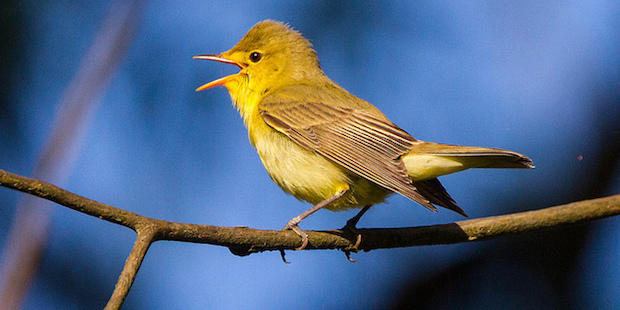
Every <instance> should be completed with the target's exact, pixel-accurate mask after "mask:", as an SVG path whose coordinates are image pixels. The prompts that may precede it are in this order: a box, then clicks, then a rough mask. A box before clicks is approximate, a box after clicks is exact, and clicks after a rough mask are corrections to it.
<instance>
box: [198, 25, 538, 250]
mask: <svg viewBox="0 0 620 310" xmlns="http://www.w3.org/2000/svg"><path fill="white" fill-rule="evenodd" d="M194 58H197V59H207V60H214V61H219V62H223V63H229V64H234V65H236V66H238V67H239V68H240V69H241V71H240V72H239V73H236V74H232V75H229V76H226V77H223V78H220V79H218V80H215V81H213V82H210V83H207V84H205V85H203V86H201V87H199V88H198V89H196V91H200V90H204V89H208V88H211V87H214V86H218V85H223V86H225V87H226V88H227V89H228V92H229V93H230V96H231V98H232V102H233V104H234V106H235V107H236V108H237V110H239V113H240V114H241V117H242V118H243V122H244V123H245V126H246V127H247V129H248V134H249V138H250V143H251V144H252V145H253V146H254V147H255V148H256V151H257V152H258V155H259V156H260V159H261V161H262V162H263V165H264V166H265V169H266V170H267V173H269V176H270V177H271V179H272V180H273V181H274V182H275V183H276V184H278V186H280V188H282V190H284V191H285V192H287V193H289V194H291V195H293V196H295V197H296V198H298V199H302V200H305V201H308V202H309V203H312V204H314V206H313V207H312V208H310V209H308V210H307V211H305V212H303V213H302V214H300V215H298V216H296V217H294V218H293V219H291V220H290V221H289V222H288V223H287V224H286V226H285V227H284V229H283V230H287V229H291V230H293V231H295V232H296V233H297V234H298V235H299V236H300V237H301V238H302V245H301V246H300V247H299V248H298V249H303V248H304V247H305V246H306V245H307V243H308V235H307V234H306V233H305V232H304V231H303V230H301V229H300V228H299V226H298V224H299V223H300V222H301V221H302V220H303V219H305V218H306V217H308V216H309V215H311V214H312V213H314V212H316V211H317V210H319V209H321V208H327V209H329V210H332V211H337V210H346V209H350V208H360V207H363V209H362V210H361V211H360V212H359V213H358V215H357V216H355V217H354V218H352V219H351V220H350V221H349V222H348V225H352V226H353V227H354V226H355V224H356V223H357V221H358V220H359V218H360V217H361V216H362V214H364V212H366V211H367V210H368V208H370V206H372V205H374V204H377V203H380V202H383V201H384V200H385V198H386V197H388V196H389V195H391V194H393V193H398V194H401V195H403V196H405V197H407V198H409V199H411V200H413V201H415V202H417V203H419V204H421V205H422V206H424V207H426V208H428V209H430V210H433V211H436V210H437V208H436V207H435V206H434V205H437V206H441V207H444V208H447V209H450V210H453V211H456V212H458V213H459V214H462V215H464V216H466V214H465V212H463V210H462V209H461V208H459V207H458V206H457V205H456V202H455V201H454V200H453V199H452V197H450V195H449V194H448V193H447V192H446V190H445V189H444V187H443V186H442V185H441V183H439V181H438V180H437V177H438V176H441V175H446V174H450V173H453V172H457V171H462V170H465V169H469V168H532V167H533V166H532V165H531V163H532V161H531V160H530V159H529V158H527V157H526V156H524V155H521V154H519V153H515V152H511V151H506V150H501V149H494V148H483V147H468V146H458V145H449V144H439V143H431V142H424V141H420V140H417V139H415V138H414V137H412V136H411V135H409V134H408V133H407V132H405V131H404V130H403V129H401V128H400V127H398V126H396V125H394V124H393V123H392V122H390V120H388V118H387V117H386V116H385V115H383V113H381V111H379V109H377V108H376V107H375V106H373V105H372V104H370V103H368V102H366V101H364V100H362V99H360V98H358V97H355V96H354V95H352V94H350V93H349V92H347V91H346V90H345V89H343V88H342V87H340V86H339V85H338V84H336V83H335V82H334V81H332V80H331V79H329V78H328V77H327V76H326V75H325V73H324V72H323V70H322V69H321V66H320V65H319V61H318V57H317V55H316V52H315V51H314V49H313V48H312V44H311V43H310V42H309V41H308V40H306V39H305V38H304V37H302V35H301V34H300V33H299V32H297V31H295V30H293V29H291V28H290V27H288V26H287V25H285V24H282V23H280V22H275V21H271V20H265V21H262V22H259V23H258V24H256V25H255V26H254V27H252V29H250V30H249V31H248V33H247V34H246V35H245V36H244V37H243V38H242V39H241V41H239V43H237V45H235V46H234V47H233V48H232V49H231V50H229V51H227V52H223V53H221V54H216V55H198V56H195V57H194Z"/></svg>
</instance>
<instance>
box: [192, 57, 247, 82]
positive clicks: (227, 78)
mask: <svg viewBox="0 0 620 310" xmlns="http://www.w3.org/2000/svg"><path fill="white" fill-rule="evenodd" d="M193 59H207V60H214V61H219V62H223V63H227V64H233V65H236V66H238V67H239V68H241V69H243V68H244V66H243V65H242V64H240V63H238V62H236V61H233V60H230V59H227V58H224V57H223V56H222V54H217V55H198V56H194V58H193ZM238 76H239V73H235V74H231V75H228V76H225V77H223V78H219V79H217V80H215V81H212V82H209V83H207V84H205V85H202V86H200V87H198V88H196V91H201V90H205V89H209V88H212V87H215V86H220V85H224V84H226V83H228V82H230V81H234V80H235V79H236V78H237V77H238Z"/></svg>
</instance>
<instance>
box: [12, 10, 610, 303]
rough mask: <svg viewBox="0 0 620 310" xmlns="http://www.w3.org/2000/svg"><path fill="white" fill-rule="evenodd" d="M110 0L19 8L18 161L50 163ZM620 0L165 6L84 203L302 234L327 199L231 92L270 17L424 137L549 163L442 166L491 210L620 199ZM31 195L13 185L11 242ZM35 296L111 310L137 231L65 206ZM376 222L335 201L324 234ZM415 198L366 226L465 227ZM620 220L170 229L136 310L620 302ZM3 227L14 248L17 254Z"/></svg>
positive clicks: (95, 128)
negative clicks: (191, 234)
mask: <svg viewBox="0 0 620 310" xmlns="http://www.w3.org/2000/svg"><path fill="white" fill-rule="evenodd" d="M109 7H110V4H109V3H107V2H93V1H87V2H82V1H49V2H36V1H7V2H6V5H5V7H4V8H2V9H0V10H1V11H2V16H3V22H2V36H3V38H5V42H6V43H3V44H4V47H2V48H1V50H2V53H3V54H2V58H3V60H2V61H3V62H4V64H3V65H2V67H1V68H2V70H3V72H1V74H2V75H3V79H2V83H3V84H4V85H2V88H1V91H2V94H1V95H2V102H1V106H0V108H1V109H0V112H1V114H2V115H1V116H0V169H5V170H8V171H11V172H15V173H19V174H23V175H27V176H29V175H32V170H33V167H34V164H35V162H36V160H37V154H38V153H39V151H40V150H41V148H42V145H43V144H44V142H45V141H46V139H47V137H48V135H49V132H50V130H51V127H52V123H53V117H54V114H55V112H56V109H57V107H58V103H59V101H60V99H61V97H62V94H63V91H64V90H65V88H66V87H67V85H68V83H69V82H70V80H71V79H72V77H73V76H74V75H75V72H76V70H77V68H78V65H79V63H80V61H81V58H82V56H83V55H84V53H85V52H86V51H87V50H88V48H89V46H90V45H91V44H92V42H93V40H94V38H95V36H96V33H97V30H98V29H99V27H100V26H101V24H102V22H103V20H104V18H105V16H106V14H107V13H108V11H109ZM619 16H620V2H617V1H587V2H582V1H568V2H562V3H557V2H546V1H543V2H539V1H519V2H515V3H513V2H509V1H477V2H458V1H455V2H434V1H428V2H416V3H412V2H406V1H402V2H389V3H388V2H383V1H376V2H373V1H365V2H346V1H345V2H336V1H302V2H295V3H293V2H288V1H261V2H240V1H239V2H238V1H218V2H206V1H183V2H173V1H152V2H150V3H148V5H147V6H146V9H145V11H144V16H143V17H142V22H141V25H140V26H139V29H138V32H137V33H136V36H135V39H134V40H133V42H132V43H131V46H130V47H129V50H128V52H127V54H126V55H125V57H124V59H123V61H122V63H121V65H120V66H119V68H118V71H117V72H116V73H115V75H114V76H113V79H112V80H111V83H110V84H109V86H108V87H107V88H106V89H105V91H104V92H103V93H102V94H101V96H100V97H99V98H100V103H99V106H98V108H97V109H96V111H95V113H93V114H92V115H91V116H90V118H89V121H88V124H87V126H86V127H85V128H84V130H85V131H84V137H83V139H82V140H81V144H80V146H79V151H77V153H76V155H75V156H76V157H75V161H74V162H73V164H72V165H70V167H66V168H63V169H70V170H69V174H70V177H69V179H68V180H67V181H66V182H64V183H63V184H59V185H61V186H62V187H64V188H66V189H68V190H70V191H72V192H75V193H78V194H80V195H83V196H86V197H89V198H92V199H95V200H98V201H101V202H104V203H108V204H111V205H113V206H116V207H119V208H123V209H127V210H130V211H133V212H137V213H140V214H142V215H145V216H149V217H154V218H159V219H166V220H170V221H179V222H190V223H197V224H211V225H223V226H249V227H253V228H261V229H280V228H281V227H282V226H283V225H284V224H285V223H286V221H288V220H289V219H290V218H292V217H293V216H295V215H297V214H299V213H301V212H302V211H303V210H305V209H307V208H308V207H309V205H308V204H307V203H305V202H299V201H297V200H296V199H295V198H294V197H291V196H288V195H285V194H284V193H283V192H282V191H281V190H280V189H279V188H278V187H277V186H276V185H275V184H274V183H272V182H271V180H270V179H269V177H268V175H267V174H266V172H265V170H264V168H263V167H262V165H261V163H260V160H259V158H258V156H257V155H256V153H255V151H254V150H253V148H252V146H251V145H250V144H249V143H248V139H247V132H246V130H245V128H244V127H243V124H242V122H241V120H240V118H239V116H238V114H237V112H236V111H235V110H234V108H233V107H232V106H231V104H230V99H229V97H228V94H227V92H226V90H225V89H224V88H222V87H220V88H216V89H212V90H208V91H203V92H199V93H196V92H194V89H195V88H196V87H198V86H200V85H202V84H204V83H206V82H208V81H211V80H214V79H216V78H219V77H221V76H223V75H226V74H230V73H233V72H235V71H236V70H237V69H236V68H235V67H233V66H228V65H224V64H218V63H212V62H206V61H197V60H192V59H191V58H192V56H194V55H197V54H211V53H218V52H222V51H225V50H228V49H229V48H230V47H232V46H233V45H234V44H235V43H236V42H237V41H238V40H239V39H240V38H241V37H242V36H243V34H245V32H246V31H247V30H248V29H249V28H251V27H252V26H253V25H254V24H255V23H256V22H258V21H260V20H263V19H268V18H269V19H275V20H279V21H284V22H287V23H289V24H290V25H291V26H293V27H294V28H295V29H298V30H299V31H301V32H302V33H303V34H304V36H305V37H307V38H309V39H310V40H311V42H312V43H313V44H314V46H315V49H316V50H317V52H318V55H319V57H320V60H321V64H322V67H323V69H324V70H325V72H326V73H327V75H328V76H330V77H331V78H332V79H333V80H334V81H336V82H337V83H339V84H340V85H342V86H343V87H344V88H346V89H347V90H349V91H350V92H352V93H353V94H355V95H357V96H358V97H360V98H363V99H365V100H367V101H369V102H371V103H373V104H375V105H376V106H377V107H379V108H380V109H381V110H382V111H383V112H384V113H385V114H386V115H387V116H388V117H389V118H390V119H391V120H392V121H393V122H394V123H396V124H398V125H399V126H400V127H402V128H403V129H405V130H407V131H408V132H409V133H411V134H412V135H413V136H414V137H416V138H418V139H421V140H425V141H433V142H444V143H452V144H462V145H477V146H490V147H500V148H506V149H510V150H514V151H517V152H520V153H523V154H526V155H528V156H529V157H531V158H532V159H533V160H534V163H535V165H536V169H534V170H529V171H528V170H518V171H515V170H479V171H466V172H462V173H458V174H455V175H451V176H446V177H443V178H441V181H442V183H443V184H444V186H445V187H446V188H447V189H448V191H449V192H450V193H451V194H452V196H453V197H454V198H455V199H456V200H457V201H458V202H459V205H460V206H461V207H462V208H463V209H465V211H466V212H467V213H468V214H469V215H470V217H473V218H477V217H485V216H491V215H498V214H505V213H509V212H517V211H524V210H532V209H539V208H543V207H548V206H552V205H556V204H561V203H567V202H571V201H576V200H581V199H586V198H594V197H600V196H604V195H610V194H614V193H618V192H620V178H619V175H620V173H619V172H620V168H619V166H618V158H619V153H620V152H619V145H620V125H619V124H620V53H619V51H620V18H619ZM19 197H20V194H18V193H16V192H14V191H11V190H8V189H0V210H1V211H2V214H3V216H2V217H1V218H0V233H1V234H2V235H4V236H6V234H7V232H8V231H9V228H10V223H11V220H12V218H13V214H14V210H15V207H14V206H15V204H16V202H17V201H18V199H19ZM50 206H51V207H52V208H53V223H52V226H51V228H50V237H49V244H48V248H47V251H46V252H45V254H44V257H43V262H42V266H41V271H40V273H39V275H38V277H37V278H36V281H35V282H34V284H33V286H32V289H31V291H30V292H29V293H28V295H27V298H26V301H25V308H26V309H58V308H72V309H92V308H102V307H103V305H105V303H106V301H107V299H108V298H109V296H110V294H111V292H112V290H113V287H114V283H115V282H116V280H117V277H118V275H119V273H120V271H121V269H122V266H123V263H124V260H125V259H126V256H127V255H128V253H129V251H130V249H131V246H132V244H133V241H134V234H133V232H131V231H130V230H128V229H126V228H123V227H119V226H116V225H112V224H110V223H107V222H103V221H100V220H97V219H95V218H92V217H89V216H86V215H83V214H80V213H77V212H74V211H71V210H68V209H66V208H63V207H58V206H55V205H51V204H50ZM354 214H355V212H354V211H351V212H341V213H332V212H329V211H321V212H318V213H317V214H315V215H313V216H312V217H310V218H309V219H307V220H306V221H304V222H303V223H302V225H301V227H302V228H304V229H331V228H338V227H341V226H342V225H343V224H344V223H345V221H346V220H347V219H348V218H350V217H351V216H353V215H354ZM461 219H462V218H461V217H460V216H459V215H458V214H456V213H453V212H449V211H446V210H440V212H439V213H433V212H428V211H427V210H425V209H424V208H422V207H420V206H418V205H416V204H414V203H413V202H411V201H408V200H407V199H406V198H404V197H400V196H393V197H391V198H390V199H389V200H388V202H387V203H385V204H383V205H379V206H377V207H375V208H373V209H371V210H370V211H369V212H368V213H367V214H366V215H365V216H364V217H363V218H362V220H361V222H360V223H359V225H358V227H407V226H417V225H428V224H438V223H449V222H452V221H456V220H461ZM619 231H620V219H617V218H616V219H607V220H602V221H599V222H597V223H595V224H591V225H586V226H580V227H576V228H573V229H566V230H560V231H549V232H538V233H531V234H526V235H522V236H514V237H505V238H500V239H496V240H493V241H487V242H480V243H471V244H460V245H451V246H428V247H417V248H406V249H391V250H376V251H372V252H368V253H360V254H354V255H353V256H354V258H356V259H359V262H357V263H350V262H348V261H347V260H346V259H345V256H344V255H343V254H342V253H341V252H338V251H302V252H287V258H288V259H289V260H290V261H292V263H291V264H283V263H282V262H281V260H280V256H279V254H278V253H277V252H268V253H262V254H256V255H251V256H248V257H237V256H233V255H232V254H231V253H230V252H229V251H228V249H226V248H222V247H216V246H209V245H198V244H189V243H177V242H157V243H155V244H154V245H153V246H152V247H151V249H150V250H149V252H148V254H147V256H146V259H145V261H144V264H143V266H142V268H141V270H140V272H139V274H138V277H137V279H136V283H135V285H134V287H133V288H132V291H131V292H130V294H129V297H128V299H127V301H126V304H125V307H124V309H204V308H207V309H236V308H244V309H265V308H298V309H317V308H336V307H338V308H345V307H346V308H351V309H369V308H379V309H383V308H390V307H394V308H397V307H402V306H417V307H419V308H430V309H448V308H459V309H484V308H496V309H497V308H504V309H509V308H513V309H566V308H567V307H569V308H593V309H595V308H596V309H614V308H616V309H618V308H620V294H618V291H619V289H620V264H619V263H618V262H620V233H619ZM6 241H7V240H6V237H5V238H0V252H4V249H5V248H6Z"/></svg>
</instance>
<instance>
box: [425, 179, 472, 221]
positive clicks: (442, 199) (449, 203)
mask: <svg viewBox="0 0 620 310" xmlns="http://www.w3.org/2000/svg"><path fill="white" fill-rule="evenodd" d="M413 186H415V187H416V188H417V190H418V192H419V193H420V194H421V195H422V196H424V198H426V199H428V201H430V202H431V203H432V204H434V205H438V206H440V207H444V208H446V209H450V210H452V211H454V212H456V213H458V214H460V215H463V216H465V217H468V216H467V214H465V211H463V209H461V208H460V207H459V206H457V205H456V201H455V200H454V199H453V198H452V196H450V194H448V192H447V191H446V189H445V188H444V187H443V185H441V183H440V182H439V180H437V179H430V180H426V181H418V182H413Z"/></svg>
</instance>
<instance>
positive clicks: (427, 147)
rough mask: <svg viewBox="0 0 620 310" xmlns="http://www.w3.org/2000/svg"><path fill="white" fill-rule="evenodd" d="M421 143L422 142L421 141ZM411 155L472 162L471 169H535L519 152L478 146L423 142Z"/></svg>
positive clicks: (415, 147)
mask: <svg viewBox="0 0 620 310" xmlns="http://www.w3.org/2000/svg"><path fill="white" fill-rule="evenodd" d="M420 142H421V141H420ZM409 155H436V156H445V157H456V158H462V160H464V161H467V160H470V161H471V163H472V164H473V165H474V166H475V167H469V168H524V169H527V168H534V166H533V165H532V160H531V159H529V158H528V157H527V156H525V155H523V154H519V153H517V152H513V151H508V150H502V149H496V148H488V147H478V146H460V145H452V144H442V143H432V142H422V143H418V144H416V145H415V146H414V147H413V148H412V150H411V152H409V154H407V156H409Z"/></svg>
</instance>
